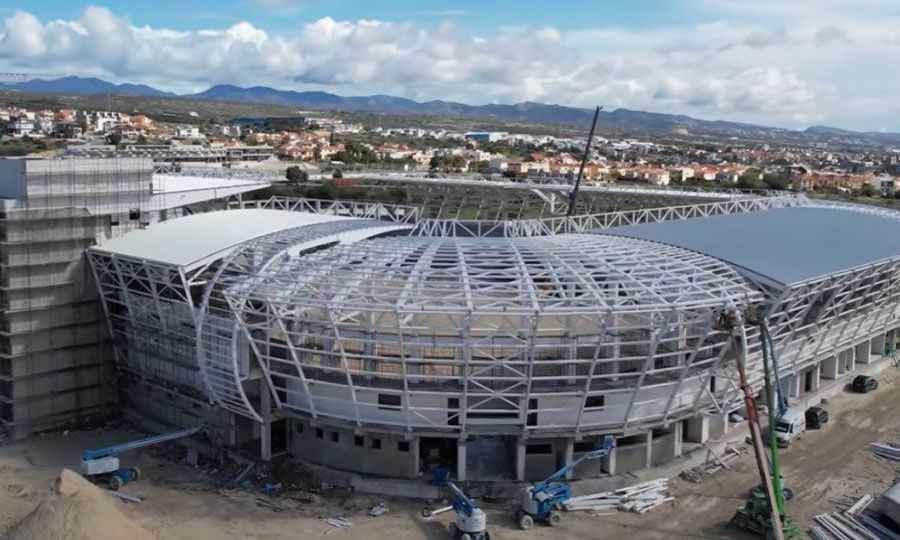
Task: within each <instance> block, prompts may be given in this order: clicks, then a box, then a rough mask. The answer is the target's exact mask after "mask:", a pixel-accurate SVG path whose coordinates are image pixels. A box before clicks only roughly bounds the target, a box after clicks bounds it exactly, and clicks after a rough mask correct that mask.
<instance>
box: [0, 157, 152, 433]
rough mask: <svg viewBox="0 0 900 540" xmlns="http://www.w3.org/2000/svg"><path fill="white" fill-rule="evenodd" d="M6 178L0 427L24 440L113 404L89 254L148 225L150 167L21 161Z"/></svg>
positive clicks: (1, 222) (0, 240)
mask: <svg viewBox="0 0 900 540" xmlns="http://www.w3.org/2000/svg"><path fill="white" fill-rule="evenodd" d="M0 173H2V174H3V177H4V181H5V186H4V188H3V193H0V196H2V197H3V199H2V213H0V246H2V248H0V381H2V386H0V406H2V408H0V420H2V422H3V424H4V425H5V427H6V428H7V430H9V431H11V432H12V433H13V434H14V436H15V437H17V438H20V437H23V436H27V435H28V434H29V433H31V432H33V431H37V430H42V429H49V428H52V427H55V426H57V425H60V424H63V423H66V422H70V421H72V420H75V419H76V418H84V417H86V416H90V415H92V414H96V413H102V412H103V411H105V410H108V406H109V404H110V403H112V402H114V401H115V396H114V393H113V392H112V385H111V384H110V382H111V378H112V376H113V375H112V366H111V363H110V358H111V353H110V349H109V347H108V343H107V336H106V335H105V333H104V331H103V328H104V325H103V324H102V318H103V314H102V312H101V310H100V306H99V304H98V302H97V300H96V297H95V295H94V294H93V291H92V288H91V285H90V281H89V280H87V281H85V280H84V279H83V278H84V277H85V276H86V275H89V270H88V269H87V268H85V267H84V265H83V255H82V254H83V251H84V249H85V248H87V247H89V246H91V245H93V244H95V243H96V242H97V241H98V240H101V239H104V238H109V237H112V236H116V235H120V234H124V233H125V232H128V231H130V230H134V229H136V228H138V227H140V226H141V224H142V223H144V222H145V217H146V216H145V211H146V206H147V203H148V201H149V200H150V183H151V175H152V169H151V166H150V164H149V163H148V162H145V161H143V160H136V159H132V160H97V159H90V160H87V159H78V160H75V159H67V160H29V159H15V160H3V161H2V162H0Z"/></svg>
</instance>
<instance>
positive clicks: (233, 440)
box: [228, 413, 237, 448]
mask: <svg viewBox="0 0 900 540" xmlns="http://www.w3.org/2000/svg"><path fill="white" fill-rule="evenodd" d="M236 416H237V415H235V414H234V413H228V446H230V447H231V448H234V447H235V446H237V418H236Z"/></svg>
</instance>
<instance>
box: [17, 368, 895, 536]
mask: <svg viewBox="0 0 900 540" xmlns="http://www.w3.org/2000/svg"><path fill="white" fill-rule="evenodd" d="M879 379H880V382H881V386H880V388H879V389H878V390H877V391H876V392H874V393H872V394H869V395H854V394H846V393H845V394H841V395H839V396H837V397H835V398H833V399H831V400H829V402H828V404H827V407H828V409H829V411H830V413H831V421H830V422H829V423H828V424H826V427H825V428H824V429H822V430H819V431H811V432H809V433H807V434H805V435H804V436H803V438H801V439H800V440H799V441H796V442H794V443H793V444H792V445H791V447H790V448H789V449H787V450H785V451H783V453H782V456H783V473H784V476H785V478H786V481H787V484H788V485H789V486H790V487H792V488H793V489H794V491H795V493H796V497H795V498H794V500H792V501H791V502H790V503H789V504H788V511H789V513H790V514H791V516H792V518H793V520H794V522H795V523H796V524H797V525H798V526H799V527H801V528H802V529H804V530H806V529H807V528H808V527H809V524H810V520H811V517H812V516H813V515H815V514H816V513H820V512H824V511H831V510H835V509H837V508H839V507H840V505H841V504H842V503H844V502H845V501H846V500H847V498H854V499H855V498H857V497H859V496H860V495H862V494H864V493H873V494H879V493H881V492H882V491H884V490H885V489H886V488H887V487H889V486H890V485H891V484H892V483H893V482H894V480H895V477H896V476H897V472H898V466H897V464H895V463H893V462H889V461H885V460H882V459H880V458H876V457H874V456H873V455H872V454H871V452H869V450H868V444H869V443H870V442H872V441H875V440H879V441H887V442H897V441H900V415H898V414H895V412H896V411H898V410H900V392H898V384H897V383H898V380H900V371H897V370H894V369H888V370H886V371H884V372H883V373H882V374H881V375H880V376H879ZM133 437H134V434H129V433H126V432H115V431H106V432H100V431H94V432H72V433H67V434H54V435H48V436H44V437H37V438H34V439H31V440H29V441H26V442H25V443H16V444H6V445H5V446H2V447H0V535H2V534H4V533H5V532H6V531H7V530H8V529H9V528H10V527H11V526H12V525H13V524H14V523H16V522H18V521H19V520H21V519H22V518H23V517H24V516H25V515H26V514H27V513H28V512H30V511H31V510H32V509H33V508H34V507H35V506H36V505H37V504H38V503H39V502H40V501H41V500H42V498H43V497H46V496H47V495H48V493H49V486H50V485H51V482H52V481H53V479H54V478H55V477H56V476H58V474H59V472H60V469H61V468H62V467H70V468H73V469H74V470H78V469H77V465H78V459H79V456H80V453H81V451H82V450H84V449H85V448H95V447H98V446H102V445H106V444H112V443H115V442H121V441H123V440H128V439H130V438H133ZM132 460H133V461H136V464H137V465H138V466H140V467H141V469H142V470H143V471H144V474H145V477H146V478H145V479H144V480H141V481H140V482H136V483H132V484H129V485H128V486H126V487H125V489H124V491H126V492H128V493H130V494H134V495H139V496H142V497H145V498H146V500H145V501H144V502H143V503H140V504H125V503H117V504H121V505H122V509H123V511H124V512H125V513H126V514H127V515H128V516H129V517H130V518H132V519H133V520H134V521H135V522H137V523H138V524H140V525H142V526H143V527H145V528H146V529H148V530H149V531H151V532H152V533H153V534H155V535H156V536H157V537H158V538H159V539H160V540H221V539H227V540H232V539H234V540H237V539H257V538H258V539H263V538H265V539H266V540H288V539H291V540H294V539H297V538H317V537H320V536H329V537H330V538H335V539H340V538H365V539H367V540H381V539H384V540H388V539H390V540H402V539H422V538H424V539H441V540H444V539H446V538H448V536H447V533H446V526H447V523H448V522H449V520H450V518H451V516H452V513H447V514H444V515H442V516H440V517H439V518H436V519H435V520H433V521H424V520H422V519H421V518H420V517H419V516H420V512H421V510H422V508H423V506H424V503H423V502H419V501H404V500H392V499H388V500H387V504H388V507H389V512H388V513H387V514H385V515H383V516H381V517H377V518H370V517H368V516H367V515H366V510H367V508H368V507H369V506H371V505H372V504H374V503H375V502H378V501H380V500H383V499H379V498H377V497H374V496H368V495H354V496H352V497H347V496H343V497H341V496H315V497H313V498H312V500H305V501H304V502H297V501H295V500H289V501H286V502H285V501H283V500H282V501H281V502H278V501H276V504H275V507H276V508H277V511H276V510H273V506H272V504H271V501H272V499H267V498H266V497H264V496H260V495H259V494H257V493H251V492H249V491H245V490H239V489H233V488H228V489H216V488H213V487H211V486H210V484H209V481H208V478H206V477H205V476H204V473H203V472H202V471H199V470H195V469H193V468H191V467H188V466H186V465H181V464H176V463H172V462H170V461H167V460H163V459H158V458H154V457H152V456H150V455H148V454H147V453H144V454H142V455H140V456H137V457H133V458H132ZM123 461H124V460H123ZM125 464H126V465H128V464H129V463H125ZM756 478H757V476H756V471H755V468H754V465H753V458H752V456H751V455H748V456H746V457H744V458H742V459H741V460H740V461H739V462H737V464H736V466H735V467H734V470H733V471H723V472H721V473H719V474H718V475H716V476H714V477H712V478H709V479H707V480H706V481H705V482H703V483H701V484H691V483H688V482H684V481H681V480H675V481H673V482H672V487H673V491H674V494H675V496H676V503H675V504H674V505H673V506H671V507H665V508H659V509H656V510H653V511H652V512H651V513H649V514H645V515H642V516H639V515H635V514H624V513H620V514H614V515H605V516H592V515H588V514H578V513H572V514H566V515H565V516H564V520H563V523H562V525H561V526H560V527H558V528H554V529H550V528H547V527H541V526H539V527H537V528H535V529H533V530H531V531H519V530H517V529H516V528H515V527H514V524H513V522H512V519H511V517H510V516H511V513H512V509H513V505H512V503H508V504H503V505H492V504H488V505H486V510H487V511H488V522H489V529H490V531H491V535H492V538H495V539H498V540H503V539H509V540H516V539H523V540H524V539H525V538H531V539H549V538H553V539H587V538H604V539H613V540H639V539H648V540H663V539H741V538H748V539H749V538H753V537H752V536H748V535H744V534H743V533H741V532H740V531H737V530H734V529H733V528H731V527H729V526H728V520H729V519H730V518H731V516H732V514H733V513H734V510H735V509H736V508H737V507H738V506H740V505H741V504H742V502H743V497H745V496H746V494H747V492H748V490H749V488H750V487H752V486H753V485H755V483H756ZM288 503H289V504H288ZM336 515H342V516H344V517H346V518H347V519H349V520H350V521H351V522H352V523H353V527H351V528H349V529H336V528H333V527H331V526H330V525H328V524H327V523H326V522H325V521H324V520H323V519H322V518H324V517H331V516H336ZM47 540H53V539H47Z"/></svg>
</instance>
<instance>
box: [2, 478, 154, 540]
mask: <svg viewBox="0 0 900 540" xmlns="http://www.w3.org/2000/svg"><path fill="white" fill-rule="evenodd" d="M119 504H121V503H119V502H118V501H116V500H114V499H113V498H112V497H110V496H109V495H107V494H106V493H104V492H103V490H101V489H100V488H98V487H97V486H95V485H94V484H92V483H90V482H88V481H87V480H85V479H84V478H83V477H82V476H81V475H79V474H77V473H74V472H72V471H70V470H68V469H63V471H62V473H61V474H60V475H59V478H58V479H57V480H56V485H55V486H54V493H53V495H52V496H51V497H50V498H49V499H47V500H45V501H43V502H42V503H41V504H40V505H38V507H37V508H35V509H34V511H33V512H31V513H30V514H28V515H27V516H25V519H23V520H22V521H21V522H20V523H19V524H18V525H16V527H14V528H13V529H12V530H11V531H10V532H9V535H8V536H7V538H8V539H9V540H155V537H154V536H153V535H152V534H150V532H149V531H147V530H146V529H144V528H143V527H141V526H139V525H137V524H135V523H133V522H132V521H131V520H130V519H129V518H128V517H127V516H125V514H123V513H122V511H121V510H120V509H119V508H118V505H119Z"/></svg>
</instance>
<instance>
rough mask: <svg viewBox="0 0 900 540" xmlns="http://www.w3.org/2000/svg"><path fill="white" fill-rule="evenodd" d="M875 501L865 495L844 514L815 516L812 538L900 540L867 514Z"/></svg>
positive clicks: (832, 539) (898, 536) (816, 539)
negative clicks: (867, 510)
mask: <svg viewBox="0 0 900 540" xmlns="http://www.w3.org/2000/svg"><path fill="white" fill-rule="evenodd" d="M873 500H874V497H872V496H871V495H863V496H862V497H861V498H860V499H859V500H858V501H857V502H856V503H855V504H853V505H852V506H851V507H850V508H848V509H847V510H846V511H844V512H832V513H828V514H819V515H817V516H814V517H813V521H814V522H815V523H816V524H815V525H813V526H812V528H810V532H811V533H812V537H813V538H814V539H815V540H847V539H850V540H857V539H859V540H900V535H897V534H896V533H894V532H893V531H891V530H889V529H887V528H885V527H884V525H882V524H881V523H879V522H878V521H877V520H876V519H875V518H873V517H872V516H870V515H869V514H867V513H866V512H865V511H866V509H867V508H868V506H869V505H870V504H871V503H872V501H873Z"/></svg>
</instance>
